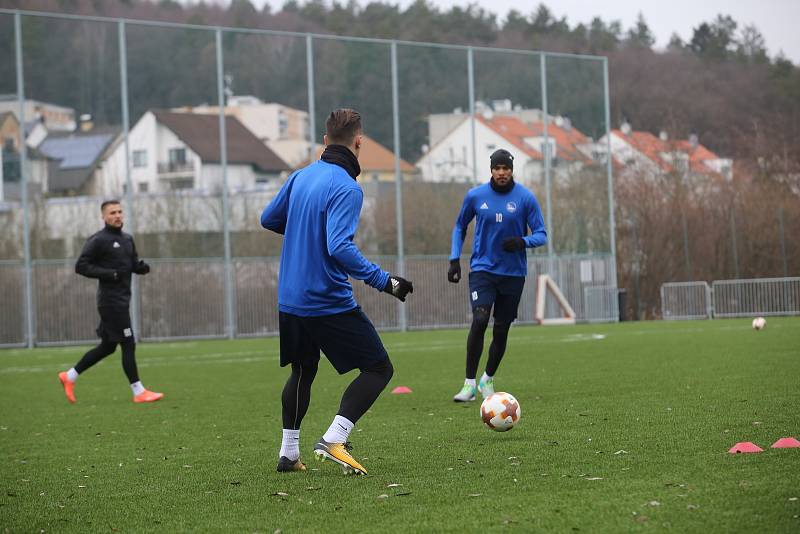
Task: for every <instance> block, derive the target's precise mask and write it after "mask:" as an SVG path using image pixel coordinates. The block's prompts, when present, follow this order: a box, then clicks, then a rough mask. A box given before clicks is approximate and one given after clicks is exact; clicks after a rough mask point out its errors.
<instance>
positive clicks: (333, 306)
mask: <svg viewBox="0 0 800 534" xmlns="http://www.w3.org/2000/svg"><path fill="white" fill-rule="evenodd" d="M363 197H364V195H363V192H362V191H361V187H359V185H358V183H357V182H356V181H355V180H354V179H353V178H351V177H350V175H348V174H347V172H346V171H345V170H344V169H343V168H342V167H340V166H338V165H335V164H333V163H327V162H325V161H322V160H319V161H316V162H314V163H312V164H311V165H309V166H308V167H305V168H304V169H301V170H300V171H298V172H296V173H295V174H293V175H292V176H291V177H289V179H288V180H287V182H286V183H285V184H284V185H283V187H282V188H281V190H280V191H279V192H278V194H277V195H276V196H275V198H273V199H272V201H271V202H270V203H269V204H268V205H267V206H266V207H265V208H264V211H263V212H262V213H261V226H263V227H264V228H266V229H268V230H272V231H273V232H277V233H279V234H283V248H282V251H281V265H280V271H279V274H278V309H279V310H280V311H283V312H287V313H291V314H294V315H301V316H319V315H333V314H336V313H342V312H345V311H349V310H352V309H353V308H355V307H356V306H357V305H358V304H357V303H356V300H355V298H354V297H353V287H352V285H351V284H350V281H349V280H348V276H350V277H352V278H355V279H357V280H363V281H364V282H365V283H367V284H368V285H370V286H372V287H374V288H375V289H377V290H383V288H384V287H385V286H386V282H387V281H388V279H389V273H387V272H386V271H383V270H382V269H381V268H380V267H379V266H378V265H376V264H374V263H371V262H370V261H368V260H367V259H366V258H365V257H364V256H363V255H362V254H361V252H360V251H359V250H358V247H356V245H355V243H353V236H354V235H355V233H356V228H357V227H358V218H359V215H360V214H361V205H362V202H363Z"/></svg>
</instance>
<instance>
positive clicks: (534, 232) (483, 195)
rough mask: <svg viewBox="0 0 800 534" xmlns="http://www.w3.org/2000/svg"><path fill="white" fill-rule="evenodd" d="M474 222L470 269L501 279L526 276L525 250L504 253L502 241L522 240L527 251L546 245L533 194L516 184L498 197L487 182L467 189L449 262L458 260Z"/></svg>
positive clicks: (545, 233)
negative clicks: (501, 277) (501, 276)
mask: <svg viewBox="0 0 800 534" xmlns="http://www.w3.org/2000/svg"><path fill="white" fill-rule="evenodd" d="M473 218H474V219H475V241H474V244H473V246H472V257H471V259H470V269H471V270H472V271H485V272H488V273H493V274H500V275H504V276H526V275H527V274H528V261H527V259H526V255H525V250H520V251H517V252H506V251H504V250H503V239H505V238H507V237H512V236H518V237H522V238H523V239H524V240H525V246H526V248H535V247H540V246H542V245H544V244H545V243H547V231H546V230H545V227H544V220H543V219H542V211H541V209H539V202H538V201H537V200H536V197H535V196H534V194H533V193H532V192H531V191H529V190H528V189H526V188H525V187H523V186H522V185H520V184H518V183H515V184H514V187H513V188H512V189H511V191H508V192H507V193H498V192H497V191H495V190H494V189H492V186H491V185H490V184H489V183H488V182H487V183H485V184H483V185H480V186H478V187H475V188H473V189H470V190H469V191H468V192H467V194H466V196H465V197H464V202H463V204H462V205H461V211H460V212H459V214H458V218H457V219H456V224H455V227H454V228H453V240H452V246H451V248H450V259H451V260H454V259H458V258H459V257H460V256H461V247H462V246H463V244H464V238H465V237H466V236H467V227H468V226H469V223H470V222H471V221H472V219H473ZM528 228H530V229H531V234H530V235H526V234H528Z"/></svg>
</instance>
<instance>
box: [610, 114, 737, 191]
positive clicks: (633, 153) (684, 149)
mask: <svg viewBox="0 0 800 534" xmlns="http://www.w3.org/2000/svg"><path fill="white" fill-rule="evenodd" d="M610 145H611V154H612V155H613V157H614V160H615V161H616V162H618V164H619V166H620V173H621V175H623V176H625V175H635V176H658V175H661V174H668V173H679V174H682V175H685V176H687V177H689V176H694V177H700V178H715V177H717V178H718V177H721V178H724V179H725V180H731V179H732V178H733V160H731V159H728V158H721V157H719V156H718V155H717V154H715V153H714V152H712V151H711V150H709V149H708V148H706V147H705V146H703V145H702V144H700V142H699V140H698V138H697V135H694V134H693V135H690V136H689V139H670V138H669V136H668V135H667V133H666V132H663V131H662V132H660V134H659V135H658V136H656V135H653V134H652V133H650V132H643V131H635V130H633V128H632V127H631V125H630V124H629V123H627V122H626V123H624V124H622V126H621V127H620V128H619V129H614V130H611V137H610ZM606 146H607V140H606V137H605V136H603V138H601V139H600V140H599V141H598V142H597V145H596V147H597V148H596V149H595V150H596V152H603V153H605V152H606V148H605V147H606Z"/></svg>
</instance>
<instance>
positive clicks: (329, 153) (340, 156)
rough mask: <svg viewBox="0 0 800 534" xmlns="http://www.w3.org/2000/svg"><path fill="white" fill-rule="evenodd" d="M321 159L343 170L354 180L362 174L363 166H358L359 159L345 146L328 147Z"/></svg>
mask: <svg viewBox="0 0 800 534" xmlns="http://www.w3.org/2000/svg"><path fill="white" fill-rule="evenodd" d="M320 159H321V160H322V161H324V162H326V163H333V164H334V165H338V166H339V167H341V168H343V169H344V170H346V171H347V174H349V175H350V177H351V178H352V179H353V180H355V179H356V178H357V177H358V175H359V174H361V165H359V164H358V158H357V157H356V155H355V154H353V153H352V152H351V151H350V149H349V148H347V147H346V146H344V145H328V146H326V147H325V151H324V152H323V153H322V156H321V157H320Z"/></svg>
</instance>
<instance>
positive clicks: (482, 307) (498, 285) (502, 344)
mask: <svg viewBox="0 0 800 534" xmlns="http://www.w3.org/2000/svg"><path fill="white" fill-rule="evenodd" d="M490 167H491V171H492V178H491V180H490V181H489V183H488V184H484V185H481V186H478V187H476V188H474V189H471V190H470V191H469V192H468V193H467V195H466V197H464V202H463V204H462V205H461V211H460V212H459V214H458V218H457V219H456V224H455V227H454V228H453V240H452V248H451V251H450V269H449V270H448V272H447V279H448V280H449V281H450V282H453V283H456V284H457V283H458V281H459V280H460V279H461V264H460V263H459V258H460V256H461V247H462V246H463V244H464V238H465V237H466V235H467V227H468V226H469V223H470V222H471V221H472V219H475V241H474V243H473V246H472V257H471V259H470V273H469V295H470V302H471V304H472V325H471V326H470V329H469V335H468V336H467V373H466V374H467V378H466V380H464V386H463V387H462V388H461V391H459V392H458V393H457V394H456V395H455V396H454V397H453V400H454V401H456V402H466V401H471V400H475V393H476V392H477V390H480V392H481V395H482V396H483V397H484V398H486V397H488V396H489V395H491V394H492V393H494V375H495V373H496V372H497V368H498V366H499V365H500V360H502V359H503V354H505V351H506V342H507V341H508V330H509V329H510V328H511V323H512V322H514V319H516V318H517V309H518V308H519V301H520V298H521V297H522V288H523V287H524V285H525V276H526V275H527V274H528V261H527V257H526V253H525V249H528V248H535V247H540V246H542V245H544V244H545V243H547V231H546V230H545V227H544V220H543V219H542V212H541V210H540V209H539V202H538V201H537V200H536V197H535V196H534V195H533V193H532V192H531V191H529V190H528V189H526V188H525V187H523V186H522V185H520V184H517V183H515V182H514V156H512V155H511V153H510V152H509V151H508V150H503V149H499V150H496V151H495V152H494V153H493V154H492V155H491V156H490ZM528 228H530V231H531V233H530V234H528ZM493 307H494V327H493V330H492V344H491V345H490V346H489V360H488V362H487V363H486V371H485V372H484V373H483V376H482V377H481V379H480V381H479V383H478V384H477V385H476V384H475V375H476V373H477V371H478V363H479V361H480V359H481V353H482V352H483V337H484V334H485V333H486V328H487V326H488V325H489V316H490V314H491V313H492V308H493Z"/></svg>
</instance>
